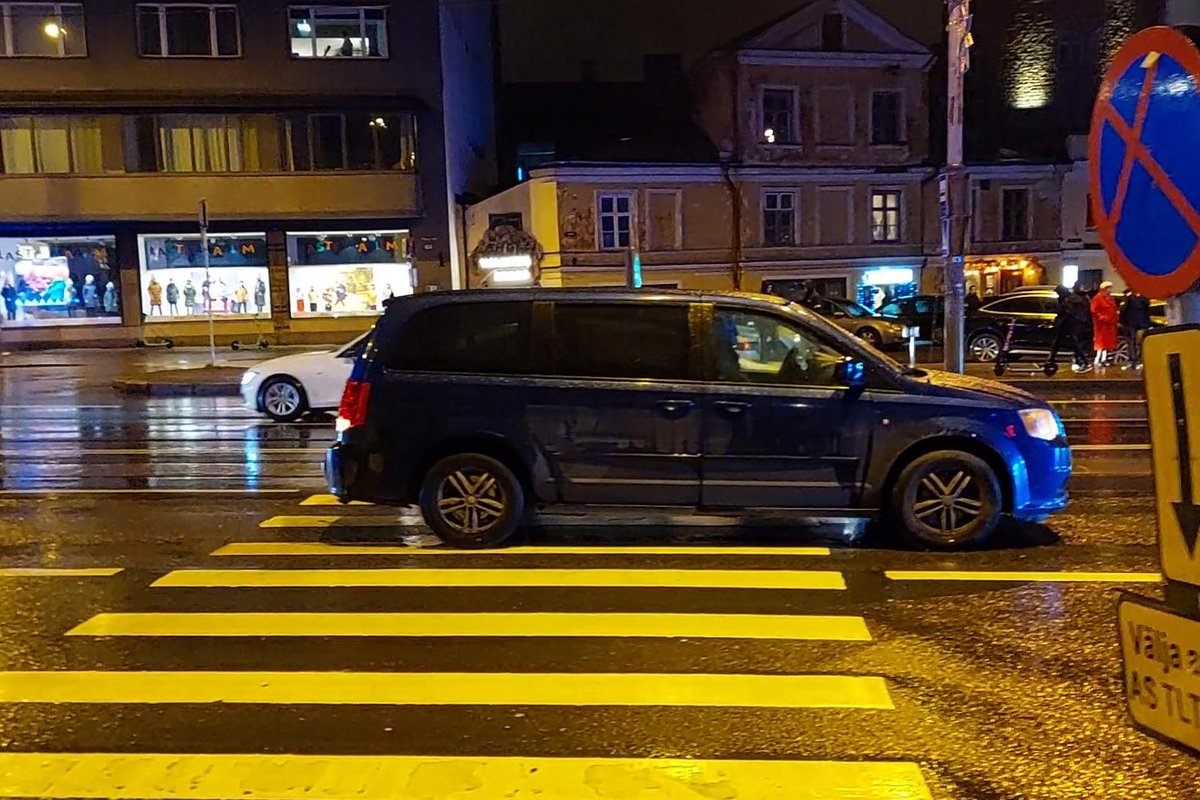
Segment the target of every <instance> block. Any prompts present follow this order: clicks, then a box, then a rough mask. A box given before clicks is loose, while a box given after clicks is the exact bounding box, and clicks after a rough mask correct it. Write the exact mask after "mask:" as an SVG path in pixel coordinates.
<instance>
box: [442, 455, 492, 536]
mask: <svg viewBox="0 0 1200 800" xmlns="http://www.w3.org/2000/svg"><path fill="white" fill-rule="evenodd" d="M507 500H508V498H507V497H505V494H504V489H503V488H502V487H501V485H500V481H499V479H497V477H496V476H495V475H493V474H492V473H491V472H489V471H488V470H486V469H470V468H466V469H457V470H455V471H453V472H451V473H450V474H449V475H447V476H446V477H445V478H443V479H442V483H441V485H440V486H438V491H437V510H438V515H439V516H440V517H441V518H442V522H444V523H445V524H446V525H447V526H448V527H450V528H451V529H453V530H454V531H456V532H458V533H461V534H465V535H467V536H479V535H481V534H485V533H487V532H488V531H490V530H491V529H492V528H494V527H496V526H497V525H498V524H500V520H501V519H502V518H503V517H504V513H505V511H507V510H508V502H507Z"/></svg>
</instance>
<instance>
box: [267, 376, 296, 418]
mask: <svg viewBox="0 0 1200 800" xmlns="http://www.w3.org/2000/svg"><path fill="white" fill-rule="evenodd" d="M263 405H264V406H266V407H267V411H270V412H271V413H272V414H275V415H277V416H281V417H282V416H287V415H288V414H294V413H295V412H296V409H297V408H299V407H300V393H299V392H298V391H296V387H295V386H292V385H291V384H289V383H273V384H271V385H270V386H268V387H267V392H266V395H265V396H264V397H263Z"/></svg>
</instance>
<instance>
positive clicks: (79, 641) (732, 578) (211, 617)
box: [0, 351, 1200, 800]
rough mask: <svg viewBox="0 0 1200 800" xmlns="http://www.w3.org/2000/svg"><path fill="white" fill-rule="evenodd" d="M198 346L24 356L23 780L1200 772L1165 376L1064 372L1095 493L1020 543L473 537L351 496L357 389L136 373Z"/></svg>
mask: <svg viewBox="0 0 1200 800" xmlns="http://www.w3.org/2000/svg"><path fill="white" fill-rule="evenodd" d="M254 357H255V356H254V355H253V354H250V355H249V356H248V358H251V359H253V358H254ZM194 358H196V356H195V355H192V354H166V353H132V354H131V353H123V354H106V353H89V352H82V351H80V352H73V353H55V354H53V355H51V356H39V355H37V354H28V355H19V356H11V357H6V358H2V359H0V479H2V484H0V609H3V611H2V612H0V797H80V796H88V797H214V798H225V797H252V798H253V797H272V798H290V797H301V796H304V797H343V796H363V797H404V798H410V797H411V798H435V797H436V798H442V797H445V798H460V797H463V798H465V797H482V798H500V797H508V796H513V797H522V798H524V797H534V796H538V795H537V794H536V793H535V790H537V789H541V790H542V791H543V792H544V793H543V794H541V795H540V796H542V797H570V798H576V797H578V798H585V797H586V798H622V799H624V798H628V800H635V798H699V797H704V798H724V799H727V800H733V798H739V799H741V798H779V799H780V800H783V798H788V800H793V799H794V798H851V797H853V798H859V799H860V800H862V799H863V798H885V797H888V798H922V797H933V798H939V800H940V799H942V798H945V799H946V800H950V799H951V798H953V799H954V800H990V799H991V798H996V799H997V800H999V799H1000V798H1003V799H1004V800H1008V798H1155V799H1156V800H1158V799H1159V798H1181V799H1182V798H1194V797H1196V796H1197V795H1196V791H1197V790H1196V789H1195V787H1196V786H1197V785H1198V784H1200V766H1198V763H1197V761H1196V760H1194V759H1193V758H1192V757H1190V756H1188V755H1185V754H1183V753H1181V752H1179V751H1177V750H1175V749H1172V748H1171V747H1168V746H1166V745H1164V744H1161V743H1159V742H1157V741H1154V740H1152V739H1149V738H1148V737H1146V736H1144V735H1142V734H1141V733H1138V732H1136V731H1135V730H1133V729H1132V728H1131V727H1130V726H1129V724H1128V723H1127V721H1126V719H1125V716H1124V712H1123V706H1122V699H1121V692H1122V685H1121V677H1120V666H1119V658H1118V652H1117V638H1116V630H1115V601H1116V593H1117V591H1118V590H1119V589H1133V590H1137V591H1143V592H1147V593H1157V591H1158V588H1157V586H1156V585H1155V584H1154V583H1153V580H1154V575H1155V573H1156V572H1157V565H1156V561H1155V552H1154V547H1153V538H1154V517H1153V509H1152V503H1151V498H1150V495H1149V492H1150V491H1151V486H1152V484H1151V478H1150V473H1149V452H1148V447H1147V445H1146V442H1147V441H1148V438H1147V431H1146V426H1145V406H1144V404H1142V402H1141V398H1140V390H1139V388H1138V386H1137V385H1136V384H1116V383H1114V384H1113V385H1111V386H1107V387H1104V388H1102V389H1098V388H1093V387H1091V386H1090V385H1088V386H1087V387H1083V390H1081V388H1080V387H1081V385H1076V384H1070V383H1067V382H1066V381H1059V382H1056V383H1050V384H1045V385H1042V388H1041V391H1042V393H1043V394H1044V395H1045V396H1047V397H1049V398H1050V399H1052V401H1054V402H1055V403H1056V405H1057V406H1058V407H1059V410H1060V412H1061V413H1062V415H1063V417H1064V419H1065V420H1066V424H1067V427H1068V431H1069V435H1070V438H1071V441H1072V443H1073V445H1074V447H1075V449H1076V461H1077V469H1076V476H1075V478H1074V480H1073V484H1072V490H1073V497H1074V499H1073V503H1072V507H1071V509H1070V510H1069V511H1068V512H1067V513H1064V514H1060V515H1058V516H1056V517H1054V518H1052V519H1051V520H1050V521H1049V522H1048V523H1047V524H1046V525H1044V526H1037V527H1032V528H1011V527H1010V528H1008V529H1006V530H1005V531H1003V533H1002V535H1001V536H1000V537H999V540H998V541H997V543H996V547H995V548H993V549H990V550H988V551H984V552H974V553H965V554H957V555H936V554H927V553H913V552H904V551H901V550H899V549H896V548H894V547H892V546H891V545H890V543H889V540H888V536H887V531H878V530H869V531H861V530H859V529H857V528H856V527H854V526H845V525H842V524H839V523H835V522H830V523H826V524H824V525H820V526H810V525H799V524H788V525H787V526H775V527H770V528H754V529H752V530H751V529H746V528H744V527H743V528H738V527H730V521H729V520H726V519H723V518H714V517H691V518H687V519H684V520H678V519H677V520H674V521H673V522H674V524H670V525H668V524H665V523H666V520H664V519H662V518H660V517H659V516H657V515H648V514H644V513H643V514H633V513H625V514H618V513H601V514H594V515H591V516H589V517H571V516H558V517H554V518H550V519H547V520H545V521H544V524H543V525H542V526H540V527H538V528H537V529H534V530H531V531H530V532H528V533H527V534H526V536H525V539H524V541H523V542H522V543H521V544H522V547H520V548H514V549H512V550H509V551H505V552H503V553H485V554H463V553H453V552H444V551H442V552H439V551H437V550H436V549H434V550H430V549H428V548H425V549H417V550H412V549H409V548H408V547H406V546H407V545H429V544H430V543H429V542H428V540H427V537H425V536H424V535H423V534H422V532H421V530H420V528H419V527H416V526H414V525H412V524H410V523H411V520H410V519H409V517H407V516H400V517H398V516H397V512H395V511H390V512H385V511H384V510H382V509H379V508H374V507H366V506H355V507H341V506H336V505H328V504H326V501H325V500H324V498H322V497H321V492H322V484H321V480H320V473H319V460H320V456H321V452H322V449H323V448H324V447H325V446H326V444H327V443H328V442H329V441H330V439H331V438H332V429H331V425H330V423H329V422H328V421H327V420H312V421H307V422H304V423H301V424H296V425H272V424H270V423H267V422H265V421H264V420H262V419H260V418H258V417H257V416H255V415H254V414H252V413H250V412H247V411H245V410H243V409H241V408H240V407H238V406H237V405H236V403H235V401H233V400H225V399H194V400H192V399H188V400H183V399H180V400H173V399H151V400H147V399H125V398H120V397H118V396H117V395H115V394H113V393H112V392H111V391H110V390H109V389H108V388H107V387H108V383H109V381H111V379H112V378H113V377H116V373H121V372H123V371H124V372H131V371H136V370H138V369H141V368H143V367H144V366H145V365H146V364H147V363H153V364H163V363H167V362H172V361H179V360H184V361H187V360H191V359H194ZM1073 387H1074V388H1073ZM767 548H770V549H767ZM981 571H982V572H991V573H995V572H1006V573H1016V574H1011V575H1004V576H1001V577H1003V578H1005V579H1004V580H982V579H981V578H983V577H987V576H981V575H979V574H978V572H981ZM918 578H920V579H918ZM465 584H470V585H465ZM560 614H561V615H562V616H558V615H560ZM268 756H269V758H265V757H268ZM355 756H370V758H369V759H367V760H366V761H360V760H356V759H355V758H354V757H355ZM264 758H265V760H264ZM539 782H540V783H539ZM518 786H520V787H522V793H519V794H510V793H511V792H512V791H513V790H514V789H515V788H516V787H518Z"/></svg>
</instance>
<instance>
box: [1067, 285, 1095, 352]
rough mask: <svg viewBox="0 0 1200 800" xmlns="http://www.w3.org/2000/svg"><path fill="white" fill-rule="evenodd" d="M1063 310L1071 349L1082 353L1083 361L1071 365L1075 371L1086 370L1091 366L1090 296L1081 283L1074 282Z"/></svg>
mask: <svg viewBox="0 0 1200 800" xmlns="http://www.w3.org/2000/svg"><path fill="white" fill-rule="evenodd" d="M1064 310H1065V312H1066V315H1067V317H1068V320H1067V323H1066V324H1067V331H1068V335H1069V336H1070V337H1071V342H1073V343H1074V347H1073V348H1072V350H1073V351H1074V352H1075V353H1076V354H1077V357H1078V354H1080V353H1082V354H1083V361H1082V362H1081V363H1076V364H1073V365H1072V366H1071V368H1072V369H1073V370H1074V371H1075V372H1088V371H1090V370H1091V368H1092V360H1091V356H1090V355H1089V354H1090V353H1091V339H1092V298H1091V297H1089V296H1088V293H1087V292H1086V291H1085V290H1084V288H1083V285H1082V284H1078V283H1077V284H1075V290H1074V291H1073V292H1071V293H1070V295H1069V296H1068V297H1067V299H1066V307H1065V309H1064Z"/></svg>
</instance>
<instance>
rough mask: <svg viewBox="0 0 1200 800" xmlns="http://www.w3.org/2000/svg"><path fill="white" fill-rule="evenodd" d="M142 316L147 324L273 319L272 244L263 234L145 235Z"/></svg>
mask: <svg viewBox="0 0 1200 800" xmlns="http://www.w3.org/2000/svg"><path fill="white" fill-rule="evenodd" d="M140 244H141V259H142V265H141V266H142V270H141V291H142V314H143V315H144V316H145V318H146V321H147V322H150V321H154V320H156V319H159V318H161V319H163V320H172V319H174V320H178V319H187V318H189V317H203V316H206V315H207V314H208V312H209V311H210V310H211V311H212V313H213V315H214V316H218V317H270V315H271V293H270V289H269V283H268V281H269V278H268V275H267V241H266V237H265V236H264V235H263V234H253V233H250V234H229V235H214V236H210V237H209V240H208V255H209V269H208V280H205V271H204V249H203V247H202V246H201V242H200V237H199V236H198V235H190V236H142V237H140Z"/></svg>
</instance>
